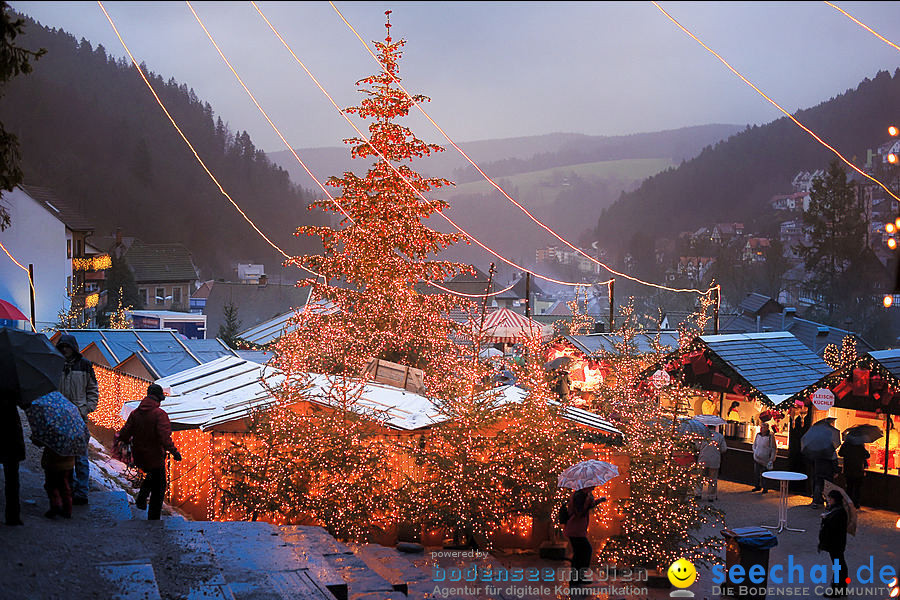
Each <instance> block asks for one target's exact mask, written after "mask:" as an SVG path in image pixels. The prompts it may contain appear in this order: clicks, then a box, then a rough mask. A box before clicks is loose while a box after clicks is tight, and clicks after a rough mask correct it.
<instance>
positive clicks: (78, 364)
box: [56, 334, 100, 504]
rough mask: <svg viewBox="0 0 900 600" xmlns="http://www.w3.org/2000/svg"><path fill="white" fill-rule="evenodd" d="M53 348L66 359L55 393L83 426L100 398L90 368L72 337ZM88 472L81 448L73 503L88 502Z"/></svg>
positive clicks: (88, 362) (60, 340)
mask: <svg viewBox="0 0 900 600" xmlns="http://www.w3.org/2000/svg"><path fill="white" fill-rule="evenodd" d="M56 349H57V350H59V351H60V352H61V353H62V355H63V356H64V357H65V359H66V362H65V365H63V374H62V378H61V379H60V382H59V391H60V392H61V393H62V395H63V396H65V397H66V398H68V399H69V402H71V403H72V404H74V405H75V407H76V408H78V412H80V413H81V418H82V419H84V422H85V425H86V424H87V416H88V415H89V414H90V413H92V412H94V411H95V410H97V402H98V400H99V399H100V391H99V388H98V387H97V376H96V375H95V374H94V365H93V364H92V363H91V361H89V360H88V359H86V358H84V357H82V356H81V353H80V352H79V351H78V340H76V339H75V336H73V335H68V334H63V335H61V336H60V338H59V340H57V342H56ZM90 469H91V462H90V459H89V458H88V452H87V449H85V452H84V454H83V455H81V456H76V457H75V479H74V482H73V486H72V496H73V498H72V503H73V504H87V503H88V492H89V491H90V488H91V470H90Z"/></svg>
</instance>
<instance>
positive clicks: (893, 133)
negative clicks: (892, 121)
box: [888, 125, 900, 137]
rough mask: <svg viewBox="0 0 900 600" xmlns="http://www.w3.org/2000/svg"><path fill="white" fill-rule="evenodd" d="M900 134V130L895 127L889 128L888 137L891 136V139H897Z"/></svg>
mask: <svg viewBox="0 0 900 600" xmlns="http://www.w3.org/2000/svg"><path fill="white" fill-rule="evenodd" d="M898 133H900V130H898V129H897V128H896V127H894V126H893V125H891V126H890V127H888V135H890V136H891V137H897V134H898Z"/></svg>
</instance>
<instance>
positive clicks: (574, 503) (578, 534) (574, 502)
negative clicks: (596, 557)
mask: <svg viewBox="0 0 900 600" xmlns="http://www.w3.org/2000/svg"><path fill="white" fill-rule="evenodd" d="M593 492H594V488H593V487H588V488H583V489H580V490H578V491H577V492H572V495H571V496H569V503H568V506H567V508H568V511H569V519H568V520H567V521H566V525H565V527H564V528H563V534H564V535H565V536H566V537H567V538H569V542H570V543H571V544H572V570H573V571H574V573H573V578H572V581H571V584H572V585H576V586H577V585H583V584H584V583H586V582H585V580H584V577H583V575H584V571H585V570H586V569H587V568H588V567H590V566H591V556H593V554H594V549H593V547H591V542H590V541H588V537H587V531H588V525H589V524H590V520H591V510H592V509H593V508H594V507H595V506H597V505H598V504H600V503H601V502H606V498H595V497H594V493H593Z"/></svg>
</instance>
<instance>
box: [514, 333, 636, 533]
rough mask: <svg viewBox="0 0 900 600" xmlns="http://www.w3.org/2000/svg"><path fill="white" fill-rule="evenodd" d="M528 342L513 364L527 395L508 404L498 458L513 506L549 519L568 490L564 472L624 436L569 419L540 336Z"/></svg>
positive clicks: (539, 517) (526, 341) (522, 511)
mask: <svg viewBox="0 0 900 600" xmlns="http://www.w3.org/2000/svg"><path fill="white" fill-rule="evenodd" d="M524 345H525V352H524V358H525V360H524V362H523V364H521V365H514V366H513V369H514V373H515V375H516V385H517V386H518V387H519V388H521V389H522V390H524V393H522V398H521V400H520V401H518V402H514V403H510V404H509V405H507V406H506V407H504V408H505V410H504V415H503V417H504V418H505V424H504V427H503V429H502V430H501V431H499V432H498V434H497V442H498V444H497V445H498V448H499V457H498V458H499V462H500V463H501V464H502V465H503V473H504V476H505V478H506V482H507V486H508V487H509V489H510V490H511V491H512V493H513V494H514V496H515V501H516V502H515V503H516V506H514V510H516V511H517V512H518V514H520V515H530V516H534V517H535V518H537V519H544V520H548V521H549V520H550V518H551V516H552V512H553V509H554V507H555V506H557V505H558V504H559V503H560V501H562V500H563V499H564V498H566V497H567V496H568V493H569V490H565V489H560V488H559V487H558V485H557V481H558V476H559V474H560V473H561V472H562V471H563V470H565V469H566V468H567V467H569V466H571V465H573V464H575V463H577V462H580V461H582V460H585V459H586V458H588V456H587V455H586V454H585V452H586V451H585V445H586V444H589V445H590V444H602V445H604V446H615V445H618V444H619V443H620V440H618V439H615V438H612V437H608V436H602V435H600V434H599V433H597V432H592V431H590V430H586V429H584V428H581V427H579V426H577V425H575V424H574V423H573V422H572V421H570V420H567V419H566V418H565V416H566V406H565V405H564V404H562V403H560V402H559V399H558V397H557V395H556V394H555V393H554V392H553V391H552V390H551V388H550V382H549V380H548V376H547V371H546V370H545V369H544V352H543V350H542V348H541V343H540V339H539V338H538V337H531V338H528V339H526V340H525V341H524Z"/></svg>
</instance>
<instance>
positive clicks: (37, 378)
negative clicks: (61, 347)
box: [0, 327, 63, 525]
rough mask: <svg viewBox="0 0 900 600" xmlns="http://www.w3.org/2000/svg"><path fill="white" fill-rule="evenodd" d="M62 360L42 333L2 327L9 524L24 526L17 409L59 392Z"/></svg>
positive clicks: (0, 428) (1, 403) (2, 448)
mask: <svg viewBox="0 0 900 600" xmlns="http://www.w3.org/2000/svg"><path fill="white" fill-rule="evenodd" d="M62 367H63V357H62V355H61V354H60V353H59V352H58V351H57V350H56V349H55V348H54V347H53V344H51V343H50V340H48V339H47V336H45V335H44V334H42V333H34V332H30V331H22V330H20V329H14V328H12V327H0V463H2V464H3V474H4V479H5V484H4V489H5V495H6V506H5V513H6V515H5V516H6V524H7V525H22V519H21V510H20V508H21V507H20V503H19V463H20V462H22V461H23V460H25V438H24V435H23V433H22V421H21V419H20V418H19V411H18V408H17V405H18V406H21V407H22V408H27V407H28V406H29V405H30V404H31V403H32V401H34V400H35V399H36V398H39V397H41V396H43V395H44V394H47V393H49V392H52V391H54V390H55V389H56V386H57V384H58V382H59V377H60V374H61V373H62Z"/></svg>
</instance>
